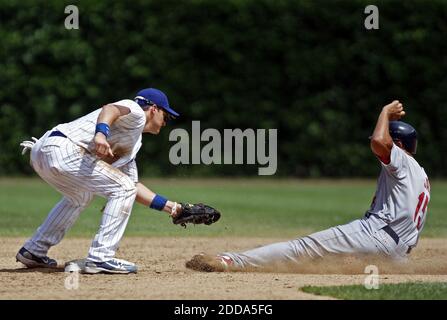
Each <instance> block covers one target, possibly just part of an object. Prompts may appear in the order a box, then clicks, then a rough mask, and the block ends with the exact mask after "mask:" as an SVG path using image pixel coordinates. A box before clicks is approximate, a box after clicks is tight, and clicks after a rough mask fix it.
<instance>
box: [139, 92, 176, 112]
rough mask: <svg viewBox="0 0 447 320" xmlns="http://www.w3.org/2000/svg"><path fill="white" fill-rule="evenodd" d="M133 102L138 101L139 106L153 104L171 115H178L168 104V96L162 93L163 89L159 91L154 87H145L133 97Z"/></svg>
mask: <svg viewBox="0 0 447 320" xmlns="http://www.w3.org/2000/svg"><path fill="white" fill-rule="evenodd" d="M134 100H135V102H136V103H138V104H139V105H140V106H141V107H144V106H147V105H151V104H155V105H157V107H160V108H162V109H164V110H165V111H166V112H167V113H169V114H170V115H171V116H174V117H178V116H179V114H178V113H177V112H175V111H174V110H173V109H171V107H170V106H169V102H168V97H167V96H166V94H164V92H163V91H160V90H158V89H155V88H147V89H143V90H140V91H138V93H137V95H136V96H135V98H134Z"/></svg>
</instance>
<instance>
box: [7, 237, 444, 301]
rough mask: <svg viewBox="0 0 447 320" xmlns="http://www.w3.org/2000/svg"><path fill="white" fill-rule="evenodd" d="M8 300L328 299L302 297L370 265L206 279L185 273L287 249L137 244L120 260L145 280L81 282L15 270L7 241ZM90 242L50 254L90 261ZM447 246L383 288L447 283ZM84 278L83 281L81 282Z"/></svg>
mask: <svg viewBox="0 0 447 320" xmlns="http://www.w3.org/2000/svg"><path fill="white" fill-rule="evenodd" d="M0 240H1V243H2V245H1V251H0V252H1V257H0V283H1V287H0V299H150V300H153V299H157V300H158V299H169V300H177V299H191V300H196V299H212V300H217V299H222V300H228V299H235V300H242V299H272V300H275V299H281V300H285V299H327V297H319V296H314V295H311V294H307V293H303V292H301V291H300V290H299V288H300V287H302V286H305V285H347V284H363V282H364V279H365V274H363V270H364V268H365V264H364V262H360V261H358V260H355V259H344V260H343V261H338V262H337V263H331V262H329V263H325V264H322V263H316V264H315V265H313V266H310V265H308V266H304V267H303V268H302V269H301V270H298V269H296V270H288V272H276V273H274V272H249V273H248V272H231V273H229V272H225V273H202V272H196V271H191V270H189V269H186V268H185V266H184V265H185V262H186V261H187V260H188V259H190V258H191V257H192V256H193V255H195V254H197V253H200V252H207V253H217V252H220V251H229V250H231V251H235V250H243V249H249V248H253V247H256V246H259V245H263V244H267V243H272V242H276V241H281V240H282V239H266V238H224V239H222V238H132V237H127V238H124V239H123V240H122V243H121V247H120V249H119V252H118V254H117V257H119V258H123V259H126V260H129V261H133V262H135V263H137V264H138V266H139V272H138V274H132V275H83V274H81V275H77V274H69V273H65V272H63V269H62V268H61V269H60V270H52V271H51V272H49V271H48V270H44V269H34V270H33V269H31V270H30V269H24V268H23V266H22V265H21V264H20V263H17V262H15V258H14V256H15V254H16V252H17V250H18V249H19V248H20V247H21V245H22V244H23V241H24V240H25V239H23V238H1V239H0ZM89 245H90V240H89V239H74V238H68V239H65V240H63V241H62V243H61V244H59V245H58V246H56V247H55V248H53V249H52V250H51V251H50V254H49V255H50V256H51V257H52V258H55V259H57V260H58V262H59V264H61V265H63V263H64V262H66V261H69V260H72V259H76V258H82V257H84V256H85V255H86V253H87V250H88V247H89ZM446 256H447V241H446V240H445V239H422V240H421V241H420V244H419V246H418V247H417V248H416V249H415V250H414V251H413V252H412V253H411V261H410V262H409V263H407V264H405V265H400V266H391V265H386V266H384V267H383V268H381V267H380V265H379V270H381V269H382V271H381V276H380V283H395V282H407V281H434V282H437V281H444V282H445V281H447V260H446V259H445V257H446ZM76 277H78V278H77V280H76Z"/></svg>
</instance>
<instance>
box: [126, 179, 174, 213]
mask: <svg viewBox="0 0 447 320" xmlns="http://www.w3.org/2000/svg"><path fill="white" fill-rule="evenodd" d="M155 196H156V193H154V192H152V191H151V190H150V189H148V188H147V187H146V186H145V185H143V184H142V183H140V182H138V183H137V197H136V199H135V200H136V201H137V202H138V203H141V204H142V205H144V206H147V207H148V206H150V205H151V204H152V201H154V198H155ZM175 205H176V203H175V202H172V201H169V200H168V201H167V202H166V205H165V206H164V208H163V211H165V212H167V213H169V214H171V212H172V208H173V207H174V206H175Z"/></svg>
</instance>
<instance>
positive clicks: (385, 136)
mask: <svg viewBox="0 0 447 320" xmlns="http://www.w3.org/2000/svg"><path fill="white" fill-rule="evenodd" d="M389 121H390V118H389V114H388V111H387V110H386V108H383V109H382V112H381V113H380V115H379V119H378V120H377V124H376V127H375V129H374V132H373V134H372V137H371V149H372V151H373V152H374V153H375V154H376V155H378V156H379V157H387V156H389V154H390V153H391V148H392V146H393V140H392V139H391V136H390V133H389Z"/></svg>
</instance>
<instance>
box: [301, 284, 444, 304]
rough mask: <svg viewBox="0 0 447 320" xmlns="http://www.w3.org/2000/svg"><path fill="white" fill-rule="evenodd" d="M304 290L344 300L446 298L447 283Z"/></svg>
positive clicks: (311, 288) (308, 288)
mask: <svg viewBox="0 0 447 320" xmlns="http://www.w3.org/2000/svg"><path fill="white" fill-rule="evenodd" d="M301 290H302V291H304V292H307V293H312V294H316V295H319V296H329V297H334V298H337V299H344V300H446V299H447V283H445V282H437V283H429V282H409V283H398V284H382V285H380V286H379V289H371V290H368V289H366V288H365V287H364V286H362V285H353V286H334V287H313V286H308V287H303V288H301Z"/></svg>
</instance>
